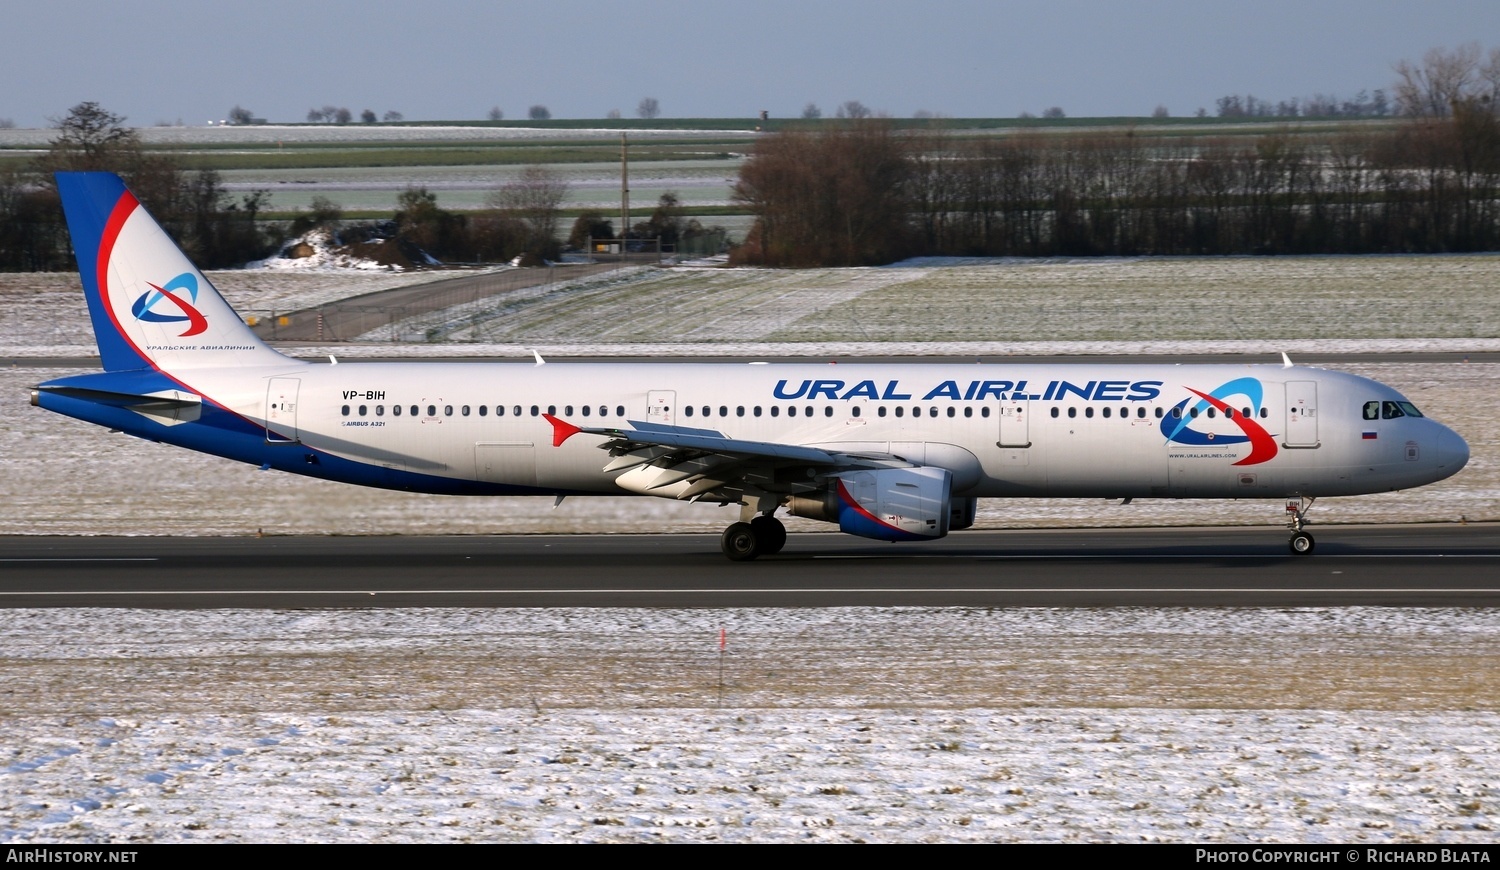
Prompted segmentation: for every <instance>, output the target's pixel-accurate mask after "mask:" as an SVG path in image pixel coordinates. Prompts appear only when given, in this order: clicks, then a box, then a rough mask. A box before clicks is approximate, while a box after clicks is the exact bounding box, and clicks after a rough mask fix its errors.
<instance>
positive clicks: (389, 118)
mask: <svg viewBox="0 0 1500 870" xmlns="http://www.w3.org/2000/svg"><path fill="white" fill-rule="evenodd" d="M380 120H382V121H386V122H389V123H395V122H397V121H404V120H406V116H405V115H403V114H401V113H400V112H398V111H396V110H395V109H392V110H391V111H389V112H386V113H385V115H384V116H383V117H382V118H381V119H380Z"/></svg>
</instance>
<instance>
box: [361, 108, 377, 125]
mask: <svg viewBox="0 0 1500 870" xmlns="http://www.w3.org/2000/svg"><path fill="white" fill-rule="evenodd" d="M359 120H360V121H361V122H362V123H365V124H373V123H375V122H376V121H377V120H379V119H378V118H377V117H376V115H375V110H374V109H365V110H364V111H363V112H360V113H359Z"/></svg>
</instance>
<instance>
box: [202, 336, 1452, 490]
mask: <svg viewBox="0 0 1500 870" xmlns="http://www.w3.org/2000/svg"><path fill="white" fill-rule="evenodd" d="M195 374H196V375H197V376H196V377H195ZM182 377H183V379H184V381H185V382H186V383H187V385H188V386H190V387H193V388H194V389H195V390H200V391H201V392H202V393H203V394H204V395H206V396H208V397H211V398H212V399H213V400H214V401H216V402H218V403H221V404H223V405H224V406H226V407H228V408H230V409H232V410H233V411H235V412H236V413H238V414H240V415H242V416H244V417H246V418H248V419H251V420H255V421H257V422H259V423H262V424H264V425H266V426H267V427H268V431H269V432H270V436H269V438H268V445H267V448H268V450H270V451H273V452H274V451H276V450H285V449H294V445H296V444H302V445H305V446H306V447H307V448H312V449H315V450H318V451H323V452H326V453H327V454H331V455H334V456H338V457H342V458H344V459H347V460H350V461H352V462H354V463H359V464H362V465H367V466H378V467H381V468H387V469H391V470H393V471H407V472H415V473H418V474H422V475H430V476H432V477H434V478H440V479H448V480H456V481H477V482H482V483H491V484H501V485H508V486H514V487H524V488H526V489H528V490H532V491H536V492H559V493H577V494H584V493H597V494H614V495H618V494H622V493H624V492H629V491H638V490H637V489H636V488H634V487H632V486H630V485H629V481H628V480H626V481H624V482H622V481H621V477H622V474H624V473H625V472H621V471H618V470H617V471H605V470H604V467H605V465H606V463H607V461H608V459H609V456H608V454H606V453H605V452H603V451H601V450H600V449H598V448H599V446H600V445H601V444H602V443H603V442H604V440H605V439H604V438H603V437H602V436H598V435H587V434H585V435H579V436H577V437H574V438H571V439H568V440H566V441H565V443H563V444H561V445H560V446H556V447H554V446H553V427H552V425H551V424H550V423H549V422H548V421H547V420H546V419H544V417H543V415H544V414H551V415H553V416H555V417H558V418H561V419H563V420H566V421H568V422H569V423H572V424H574V425H577V426H582V427H621V428H628V427H630V425H631V423H632V421H644V422H653V423H662V424H667V425H672V426H677V427H687V428H694V429H703V430H711V431H714V432H717V433H721V434H722V435H724V436H725V437H728V438H732V439H741V440H747V441H757V442H770V443H777V444H790V445H808V446H818V447H822V448H825V449H828V450H834V451H838V452H840V453H849V454H889V455H892V456H896V457H899V458H900V459H903V460H906V461H908V462H910V463H912V464H915V465H938V466H942V467H945V468H948V470H950V471H951V472H952V473H953V493H954V495H955V496H965V497H1005V496H1064V497H1111V498H1142V497H1178V498H1226V497H1227V498H1283V497H1292V496H1323V495H1352V494H1358V493H1369V492H1380V491H1386V490H1394V489H1403V488H1408V487H1413V486H1419V485H1422V484H1425V483H1430V482H1433V481H1435V480H1439V479H1442V478H1443V477H1446V476H1448V475H1449V474H1452V473H1453V472H1455V471H1456V470H1457V469H1458V468H1459V467H1462V465H1463V463H1464V461H1466V459H1467V455H1468V451H1467V446H1466V445H1464V442H1463V441H1462V439H1460V438H1459V437H1458V436H1457V435H1456V434H1454V433H1453V432H1452V431H1451V430H1449V429H1447V428H1446V427H1444V426H1442V425H1441V424H1438V423H1436V422H1434V421H1432V420H1429V419H1426V418H1423V417H1418V416H1412V415H1409V414H1408V415H1403V416H1397V417H1394V418H1391V417H1385V418H1382V417H1381V416H1380V415H1379V414H1376V415H1375V418H1374V419H1366V418H1365V412H1364V410H1363V409H1364V408H1365V407H1366V406H1367V405H1368V403H1371V402H1375V403H1386V402H1404V401H1405V400H1404V398H1403V397H1401V396H1400V395H1399V394H1398V393H1396V392H1395V391H1394V390H1392V389H1391V388H1389V387H1386V386H1384V385H1382V384H1379V383H1377V382H1374V381H1371V380H1368V379H1365V378H1360V377H1356V376H1353V375H1347V374H1342V373H1338V372H1330V371H1324V370H1320V369H1311V368H1303V367H1295V368H1285V367H1280V366H1225V365H1194V366H1162V365H1079V364H1059V365H1007V364H1001V365H977V364H976V365H948V364H894V365H892V364H882V365H859V364H855V365H784V364H778V365H759V364H751V365H745V364H651V363H646V364H608V363H549V364H546V365H527V364H507V363H502V364H484V363H366V364H359V363H346V364H340V365H323V364H316V365H314V364H307V365H289V366H287V367H285V368H278V370H276V371H274V372H272V371H263V372H260V373H258V376H256V375H252V374H251V373H249V372H246V371H244V370H233V371H224V370H203V371H201V372H199V373H194V372H184V373H182ZM1226 385H1230V386H1228V387H1227V391H1226V390H1225V387H1226ZM1193 391H1196V392H1193ZM1215 391H1218V392H1219V393H1221V395H1220V396H1218V397H1217V398H1219V400H1220V403H1221V404H1222V407H1227V408H1228V409H1230V410H1231V412H1232V413H1226V412H1225V411H1224V410H1222V409H1221V408H1220V407H1215V403H1213V402H1210V401H1205V400H1204V399H1203V398H1201V397H1203V396H1210V397H1212V396H1213V395H1214V393H1215ZM1256 392H1258V393H1259V395H1253V394H1254V393H1256ZM278 405H279V406H281V407H279V408H278V407H274V406H278ZM1376 407H1379V405H1377V406H1376ZM1174 409H1176V410H1175V413H1176V414H1180V415H1182V417H1180V418H1179V417H1174ZM1246 412H1248V413H1249V417H1248V418H1246V417H1245V414H1246ZM1182 418H1186V419H1182ZM1257 427H1258V428H1259V429H1260V430H1263V432H1264V433H1265V434H1266V435H1268V436H1269V437H1270V438H1271V439H1274V441H1273V443H1271V445H1270V447H1269V448H1267V446H1266V444H1265V443H1263V442H1264V439H1261V440H1260V442H1257V440H1256V438H1254V437H1251V435H1252V434H1253V430H1254V429H1255V428H1257ZM1173 430H1176V431H1175V437H1169V435H1171V434H1172V432H1173ZM1257 451H1259V452H1257ZM278 465H279V464H278ZM293 470H298V469H293ZM300 470H301V471H303V472H305V473H309V474H317V475H320V476H322V475H321V473H320V470H319V469H317V468H315V467H309V468H304V469H300ZM363 482H370V481H363ZM376 485H380V484H379V483H378V482H377V484H376ZM402 488H412V487H411V486H410V485H409V484H403V485H402ZM652 494H655V495H667V496H670V495H671V492H670V491H668V492H653V493H652Z"/></svg>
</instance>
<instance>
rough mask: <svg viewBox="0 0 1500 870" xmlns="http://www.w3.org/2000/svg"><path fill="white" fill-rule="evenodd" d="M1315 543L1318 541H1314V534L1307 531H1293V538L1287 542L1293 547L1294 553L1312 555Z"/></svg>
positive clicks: (1295, 554)
mask: <svg viewBox="0 0 1500 870" xmlns="http://www.w3.org/2000/svg"><path fill="white" fill-rule="evenodd" d="M1315 545H1316V542H1315V541H1313V536H1312V535H1309V534H1308V533H1307V532H1292V539H1291V540H1290V541H1288V542H1287V546H1288V547H1290V548H1291V550H1292V555H1294V556H1307V555H1311V554H1312V551H1313V547H1314V546H1315Z"/></svg>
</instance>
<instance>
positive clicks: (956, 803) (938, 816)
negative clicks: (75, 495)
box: [0, 608, 1500, 844]
mask: <svg viewBox="0 0 1500 870" xmlns="http://www.w3.org/2000/svg"><path fill="white" fill-rule="evenodd" d="M720 626H723V627H724V628H725V629H726V630H727V632H728V640H729V643H728V654H727V655H726V657H725V659H724V677H723V690H722V700H721V694H720V688H719V685H720V678H719V658H718V655H717V640H718V631H719V628H720ZM0 637H3V638H4V640H3V641H0V673H3V675H4V685H5V687H6V715H5V717H4V718H3V719H0V746H3V747H4V750H3V752H4V758H3V761H0V842H9V843H18V844H19V843H36V842H59V843H81V842H102V841H115V842H125V841H130V840H145V841H158V842H159V841H248V842H289V841H296V842H305V841H344V842H447V841H481V842H484V841H501V842H504V841H568V842H576V841H585V842H587V841H614V842H618V841H627V842H639V841H658V840H670V841H807V840H827V841H850V840H863V841H874V842H879V841H902V842H932V841H944V842H947V841H967V840H972V841H981V842H991V841H1018V840H1024V841H1044V842H1045V841H1067V842H1097V841H1106V842H1141V841H1156V840H1165V841H1173V842H1179V841H1186V842H1219V843H1225V842H1241V843H1243V842H1333V843H1355V842H1363V843H1411V842H1417V843H1481V844H1483V843H1493V842H1494V838H1495V833H1494V830H1495V825H1496V824H1497V823H1500V819H1497V818H1496V816H1497V807H1500V782H1497V780H1496V777H1495V771H1496V770H1497V769H1500V715H1497V713H1496V712H1495V702H1496V700H1497V689H1500V684H1497V677H1496V675H1497V674H1500V668H1497V665H1500V661H1497V657H1500V623H1497V621H1496V620H1495V619H1494V618H1493V615H1492V614H1490V613H1488V612H1485V611H1452V610H1391V609H1382V608H1334V609H1294V610H1281V611H1259V610H1249V611H1246V610H1176V609H1173V610H1160V609H1150V608H1140V609H1118V610H1104V611H1078V610H1071V609H1063V610H1030V609H999V610H969V609H943V610H924V609H916V608H898V609H887V610H870V609H864V608H847V609H831V610H817V611H809V610H790V609H789V610H727V611H714V610H701V611H696V610H695V611H673V610H588V609H562V610H509V609H493V610H401V611H389V610H363V611H314V612H309V611H291V612H262V611H256V612H243V611H195V612H192V613H172V612H153V611H122V610H66V609H61V610H45V611H24V610H23V611H16V610H10V611H0ZM1230 686H1232V687H1233V689H1232V690H1229V689H1226V687H1230Z"/></svg>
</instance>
